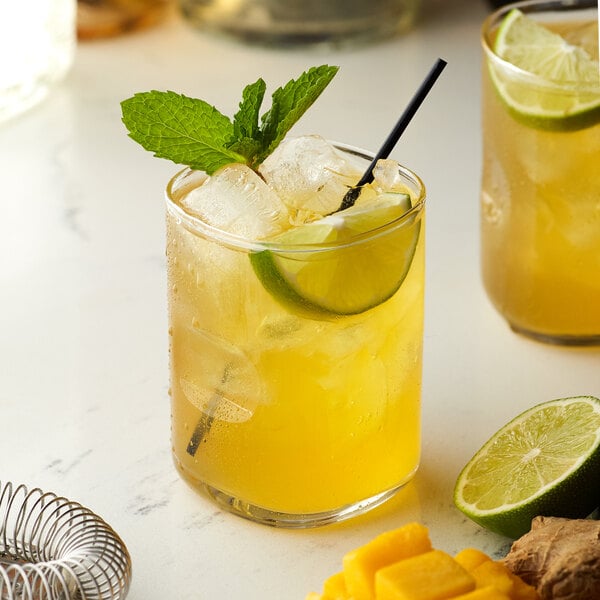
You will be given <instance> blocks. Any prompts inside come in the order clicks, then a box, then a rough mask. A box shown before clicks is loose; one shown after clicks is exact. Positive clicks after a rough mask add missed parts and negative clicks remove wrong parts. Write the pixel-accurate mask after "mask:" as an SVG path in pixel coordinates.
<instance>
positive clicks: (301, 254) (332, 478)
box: [167, 145, 425, 527]
mask: <svg viewBox="0 0 600 600" xmlns="http://www.w3.org/2000/svg"><path fill="white" fill-rule="evenodd" d="M337 148H338V150H339V151H340V152H341V153H342V154H343V155H349V156H350V155H351V156H352V157H353V160H357V162H358V164H359V165H360V168H363V167H366V166H367V165H368V164H369V162H370V160H371V157H370V156H369V155H368V154H367V153H364V152H362V151H359V150H356V149H353V148H351V147H347V146H341V145H338V146H337ZM397 174H398V181H399V182H400V183H399V185H401V187H402V191H403V193H405V194H406V195H407V198H409V202H408V208H407V210H406V211H403V214H400V215H399V216H398V215H397V214H396V216H394V217H393V218H391V219H390V220H389V221H386V222H383V223H377V225H376V226H375V227H374V228H368V227H366V228H363V231H361V232H359V233H357V234H356V235H355V236H350V237H349V238H348V237H345V238H344V239H343V240H341V239H337V240H336V239H330V238H328V239H327V240H324V241H320V242H318V243H316V242H314V243H312V242H308V243H307V242H306V241H302V242H300V241H298V242H297V243H295V242H294V239H295V238H294V235H295V234H294V233H293V232H294V231H295V230H296V229H301V228H300V227H294V225H293V224H288V225H287V227H289V229H288V231H286V234H285V235H286V236H287V237H285V238H281V237H277V236H276V237H274V238H266V239H250V238H244V237H241V236H239V235H232V234H231V233H228V232H225V231H222V230H219V229H218V228H216V227H213V226H211V225H208V224H207V223H205V222H203V220H202V219H201V218H198V217H197V216H195V215H194V214H191V213H190V211H189V210H188V209H187V208H186V205H185V203H186V198H187V197H189V196H190V194H191V193H193V192H194V190H197V189H198V188H199V187H200V186H203V185H205V182H206V180H207V176H206V175H205V174H204V173H202V172H199V171H193V170H190V169H186V170H185V171H183V172H181V173H179V174H178V175H177V176H176V177H174V178H173V180H172V181H171V182H170V183H169V186H168V188H167V257H168V286H169V313H170V330H169V331H170V344H171V348H170V361H171V391H170V394H171V401H172V447H173V455H174V460H175V463H176V466H177V468H178V470H179V472H180V474H181V475H182V476H183V478H184V479H185V480H186V481H187V482H188V483H190V484H191V485H192V486H193V487H194V488H196V489H198V490H201V491H203V492H207V493H208V494H209V496H211V497H212V498H213V499H214V500H216V501H217V502H218V503H219V504H220V505H221V506H223V507H225V508H226V509H227V510H229V511H231V512H234V513H237V514H239V515H241V516H243V517H246V518H248V519H251V520H254V521H257V522H262V523H266V524H270V525H274V526H280V527H310V526H315V525H321V524H326V523H330V522H335V521H339V520H342V519H345V518H348V517H350V516H353V515H355V514H359V513H361V512H364V511H365V510H367V509H369V508H371V507H374V506H376V505H378V504H379V503H381V502H383V501H384V500H386V499H388V498H389V497H391V496H392V495H393V494H394V493H395V492H396V491H397V490H398V489H399V488H400V487H401V486H403V485H404V484H405V483H406V482H407V481H408V480H409V479H410V478H411V477H412V476H413V474H414V473H415V470H416V469H417V465H418V462H419V453H420V391H421V362H422V338H423V280H424V237H425V236H424V201H425V189H424V186H423V184H422V182H421V181H420V179H419V178H418V177H417V176H416V175H414V174H413V173H412V172H410V171H409V170H408V169H405V168H404V167H401V166H399V165H397ZM397 184H398V182H397ZM396 191H397V190H396ZM384 192H385V190H384ZM383 195H384V196H385V197H386V198H387V197H388V195H387V194H386V193H384V194H383ZM340 200H341V198H340ZM357 204H358V202H357ZM368 212H369V211H368V210H367V211H366V213H365V214H362V213H361V215H360V216H359V219H361V220H364V219H366V220H367V221H368V219H369V217H368ZM336 214H339V215H341V214H342V213H336ZM336 218H337V217H336V215H332V217H330V218H329V222H331V223H334V226H333V227H332V231H333V232H335V230H336V227H337V225H335V223H336V221H335V219H336ZM332 219H333V220H332ZM290 232H292V233H290ZM282 239H284V241H282ZM402 261H404V263H405V266H406V268H404V267H399V266H398V263H399V262H402ZM273 265H275V266H276V268H274V267H273ZM340 265H345V266H343V268H340ZM305 267H306V272H308V276H307V277H305V278H304V279H303V276H302V272H303V271H302V269H304V268H305ZM281 273H284V274H286V276H287V277H288V281H287V283H286V282H282V278H281V277H280V275H281ZM340 273H343V274H344V276H343V277H342V276H340ZM394 273H396V275H394ZM334 274H336V275H334ZM388 274H389V277H388ZM394 277H396V278H397V280H398V283H397V284H394V283H393V281H392V280H393V279H394ZM382 280H383V282H384V283H381V282H382ZM374 281H377V282H378V283H377V284H374V287H377V285H379V286H382V289H381V290H376V289H369V286H370V282H374ZM290 282H292V284H294V286H295V284H296V283H297V286H296V287H295V289H293V290H292V289H290V286H289V283H290ZM323 290H326V291H325V292H324V291H323ZM345 292H347V294H346V293H345ZM380 292H381V293H380ZM369 295H371V296H372V297H373V299H374V300H373V302H372V307H370V308H369V307H368V305H369V302H368V301H367V300H365V298H367V297H368V296H369ZM321 296H323V297H327V298H331V299H332V300H331V302H330V303H323V301H322V299H321ZM359 296H361V298H362V299H360V300H356V298H358V297H359ZM358 306H360V308H357V307H358Z"/></svg>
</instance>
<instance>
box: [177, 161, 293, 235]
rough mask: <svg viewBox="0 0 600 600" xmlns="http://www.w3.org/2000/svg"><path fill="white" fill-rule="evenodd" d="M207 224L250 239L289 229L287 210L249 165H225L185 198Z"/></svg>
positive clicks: (188, 205)
mask: <svg viewBox="0 0 600 600" xmlns="http://www.w3.org/2000/svg"><path fill="white" fill-rule="evenodd" d="M182 205H183V206H184V208H185V209H186V210H187V211H188V212H190V213H191V214H193V215H194V216H197V217H198V218H200V219H202V220H203V221H204V222H205V223H208V224H209V225H212V226H213V227H217V228H218V229H221V230H223V231H227V232H229V233H233V234H235V235H238V236H241V237H244V238H247V239H262V238H267V237H269V236H272V235H275V234H277V233H280V232H281V231H284V230H285V229H287V228H289V213H288V209H287V207H286V206H285V204H283V202H281V200H280V199H279V198H278V196H277V195H276V194H275V193H274V192H273V190H271V188H269V186H268V185H267V184H266V183H265V182H264V181H263V180H262V179H261V178H260V177H259V176H258V175H257V174H256V173H255V172H254V171H253V170H252V169H251V168H250V167H248V166H246V165H244V164H241V163H234V164H231V165H226V166H225V167H221V168H220V169H219V170H217V171H216V172H215V173H214V174H213V175H212V176H211V177H209V178H208V179H207V180H206V182H205V183H204V184H203V185H201V186H199V187H197V188H195V189H194V190H192V191H191V192H190V193H189V194H188V195H187V196H186V197H185V199H184V200H183V201H182Z"/></svg>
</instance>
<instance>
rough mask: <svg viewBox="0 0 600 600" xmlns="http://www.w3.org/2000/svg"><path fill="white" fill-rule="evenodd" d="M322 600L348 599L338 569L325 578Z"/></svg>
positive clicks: (342, 578)
mask: <svg viewBox="0 0 600 600" xmlns="http://www.w3.org/2000/svg"><path fill="white" fill-rule="evenodd" d="M323 600H350V596H349V595H348V591H347V590H346V581H345V579H344V573H343V572H341V571H340V572H339V573H336V574H335V575H332V576H331V577H328V578H327V579H326V580H325V583H324V584H323Z"/></svg>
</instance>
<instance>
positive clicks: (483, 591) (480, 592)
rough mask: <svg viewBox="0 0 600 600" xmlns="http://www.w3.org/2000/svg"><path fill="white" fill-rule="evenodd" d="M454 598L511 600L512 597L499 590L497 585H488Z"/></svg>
mask: <svg viewBox="0 0 600 600" xmlns="http://www.w3.org/2000/svg"><path fill="white" fill-rule="evenodd" d="M452 600H511V597H510V596H507V595H506V594H504V593H502V592H499V591H498V590H497V589H496V588H495V587H493V586H491V585H488V586H487V587H484V588H479V589H477V590H474V591H472V592H469V593H468V594H462V595H461V596H454V598H452Z"/></svg>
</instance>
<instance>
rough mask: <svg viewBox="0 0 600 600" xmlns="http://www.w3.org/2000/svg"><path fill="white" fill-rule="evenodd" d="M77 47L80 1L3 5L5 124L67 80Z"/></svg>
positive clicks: (1, 106) (1, 113)
mask: <svg viewBox="0 0 600 600" xmlns="http://www.w3.org/2000/svg"><path fill="white" fill-rule="evenodd" d="M75 42H76V40H75V0H18V1H16V2H4V3H3V4H2V12H1V15H0V56H2V57H3V58H2V66H1V67H0V122H2V121H5V120H7V119H8V118H10V117H12V116H13V115H16V114H18V113H21V112H23V111H25V110H27V109H28V108H30V107H32V106H34V105H35V104H37V103H38V102H39V101H40V100H42V99H43V98H44V97H45V96H46V94H47V93H48V91H49V89H50V88H51V87H52V86H53V85H54V84H55V83H57V82H58V81H60V80H61V79H62V78H63V77H64V76H65V75H66V73H67V71H68V70H69V68H70V67H71V64H72V62H73V55H74V53H75Z"/></svg>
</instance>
